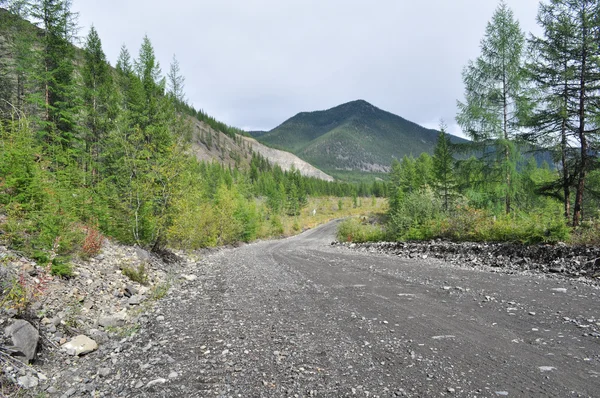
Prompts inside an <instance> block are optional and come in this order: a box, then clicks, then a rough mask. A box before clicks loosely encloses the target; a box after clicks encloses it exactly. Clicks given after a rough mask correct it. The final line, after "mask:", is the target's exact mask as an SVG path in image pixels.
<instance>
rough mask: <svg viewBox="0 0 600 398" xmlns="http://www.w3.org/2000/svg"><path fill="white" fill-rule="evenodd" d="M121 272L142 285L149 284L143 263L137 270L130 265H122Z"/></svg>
mask: <svg viewBox="0 0 600 398" xmlns="http://www.w3.org/2000/svg"><path fill="white" fill-rule="evenodd" d="M121 272H122V273H123V275H125V276H126V277H128V278H129V279H131V280H132V281H134V282H137V283H139V284H140V285H144V286H145V285H147V284H148V274H147V272H146V266H145V265H144V264H143V263H141V264H140V265H138V267H137V269H136V268H135V267H130V266H128V265H121Z"/></svg>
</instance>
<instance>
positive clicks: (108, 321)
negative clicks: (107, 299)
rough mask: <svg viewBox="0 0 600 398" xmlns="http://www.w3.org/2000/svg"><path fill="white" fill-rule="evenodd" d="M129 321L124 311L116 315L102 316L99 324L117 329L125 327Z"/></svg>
mask: <svg viewBox="0 0 600 398" xmlns="http://www.w3.org/2000/svg"><path fill="white" fill-rule="evenodd" d="M126 320H127V314H126V313H125V312H124V311H121V312H118V313H116V314H114V315H107V316H102V317H100V319H98V324H99V325H100V326H102V327H105V328H106V327H117V326H123V325H124V324H125V321H126Z"/></svg>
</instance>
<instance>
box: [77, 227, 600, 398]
mask: <svg viewBox="0 0 600 398" xmlns="http://www.w3.org/2000/svg"><path fill="white" fill-rule="evenodd" d="M335 228H336V223H335V222H334V223H330V224H327V225H324V226H322V227H319V228H316V229H314V230H310V231H307V232H305V233H303V234H301V235H299V236H296V237H293V238H289V239H285V240H279V241H267V242H260V243H255V244H250V245H246V246H243V247H240V248H234V249H225V250H221V251H218V252H216V253H214V254H211V255H209V256H207V257H206V258H205V259H204V260H202V261H201V262H200V263H197V264H195V265H194V267H190V268H189V269H187V270H184V271H185V272H187V273H188V276H190V277H189V278H188V279H190V280H189V281H184V282H183V283H181V284H179V285H177V286H175V287H174V288H172V291H171V293H170V294H169V295H168V296H167V297H166V298H164V299H163V300H161V301H160V302H158V304H157V306H156V307H155V309H154V310H153V312H151V313H149V314H148V316H147V319H146V321H145V322H143V323H142V327H141V329H140V331H139V333H138V334H136V335H135V336H134V337H132V338H128V339H125V340H123V341H122V342H121V345H120V347H119V348H118V349H117V350H115V352H111V353H110V354H108V355H107V356H106V357H104V358H100V357H98V362H99V363H98V365H97V366H105V367H106V366H108V367H110V369H111V371H110V375H109V376H107V377H106V378H105V381H104V383H103V384H101V385H97V386H96V389H97V390H96V393H100V394H98V395H105V396H127V397H132V396H133V397H135V396H140V397H145V396H149V397H154V396H156V397H178V396H181V397H230V396H232V397H237V396H239V397H287V396H292V397H294V396H297V397H304V396H316V397H339V396H357V397H394V396H407V397H443V396H447V397H454V396H456V397H498V396H508V397H538V396H539V397H571V396H574V397H580V396H583V397H594V396H595V397H598V396H600V337H599V336H600V334H598V330H599V329H600V305H599V298H600V290H599V289H598V287H597V286H591V285H589V284H584V283H581V282H578V281H576V280H573V279H567V278H547V277H545V276H544V275H542V274H540V275H530V274H529V275H526V274H514V275H507V274H502V273H491V272H486V271H482V270H476V269H471V268H467V267H464V268H463V267H457V266H455V265H453V266H450V265H448V264H446V263H444V262H442V261H439V260H434V259H420V260H416V259H410V260H403V259H399V258H398V257H395V256H389V255H384V254H369V253H360V252H355V251H352V250H349V249H347V248H344V247H340V246H331V245H330V243H331V241H332V240H333V239H334V232H335ZM191 275H194V276H195V277H197V278H196V279H194V278H195V277H194V276H191ZM90 372H91V371H89V372H88V373H90ZM105 372H106V373H108V371H105Z"/></svg>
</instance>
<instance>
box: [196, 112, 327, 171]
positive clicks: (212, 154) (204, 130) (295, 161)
mask: <svg viewBox="0 0 600 398" xmlns="http://www.w3.org/2000/svg"><path fill="white" fill-rule="evenodd" d="M190 122H191V123H192V128H193V134H192V146H191V151H192V153H193V154H194V155H195V156H196V158H197V159H198V160H200V161H207V162H211V161H216V162H219V163H222V164H224V165H225V166H231V167H235V166H239V167H241V168H247V167H249V165H250V161H251V160H252V153H253V152H254V153H258V154H260V155H262V156H263V157H264V158H266V159H267V160H268V161H269V162H270V163H271V164H276V165H279V167H281V169H282V170H284V171H289V170H290V169H291V168H292V166H293V167H294V168H296V169H297V170H299V171H300V173H301V174H302V175H304V176H306V177H315V178H319V179H322V180H325V181H333V177H331V176H329V175H327V174H325V173H324V172H322V171H321V170H319V169H317V168H316V167H314V166H312V165H311V164H309V163H307V162H305V161H304V160H302V159H300V158H299V157H298V156H296V155H294V154H292V153H290V152H286V151H282V150H279V149H274V148H269V147H267V146H265V145H263V144H261V143H259V142H258V141H256V140H255V139H253V138H250V137H244V136H242V135H236V136H235V138H232V137H231V136H229V135H227V134H225V133H223V132H221V131H218V130H215V129H213V128H211V127H210V126H209V125H208V124H206V123H204V122H202V121H199V120H197V119H195V118H190Z"/></svg>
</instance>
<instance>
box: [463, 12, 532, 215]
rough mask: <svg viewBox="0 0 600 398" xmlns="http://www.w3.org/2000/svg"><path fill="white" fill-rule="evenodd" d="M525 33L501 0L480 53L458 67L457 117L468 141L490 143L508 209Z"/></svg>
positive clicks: (482, 42) (520, 109) (519, 112)
mask: <svg viewBox="0 0 600 398" xmlns="http://www.w3.org/2000/svg"><path fill="white" fill-rule="evenodd" d="M524 46H525V35H524V34H523V32H522V31H521V28H520V26H519V22H518V21H517V20H515V18H514V14H513V12H512V10H510V8H508V6H507V5H506V4H505V3H504V2H502V3H500V5H499V6H498V8H497V9H496V11H495V13H494V15H493V17H492V20H491V21H490V22H488V25H487V27H486V31H485V36H484V37H483V39H482V41H481V55H480V56H479V57H478V58H477V59H476V60H475V61H470V62H469V64H468V65H467V66H466V67H465V69H464V70H463V81H464V85H465V102H464V103H463V102H460V101H458V109H459V112H458V115H457V117H456V120H457V122H458V124H459V125H460V126H461V128H462V129H463V131H464V132H465V133H467V134H468V135H469V136H470V138H471V139H473V141H475V142H476V143H480V144H482V145H483V146H484V150H485V146H493V147H494V148H495V150H496V152H497V154H498V155H500V156H501V160H500V161H499V165H500V171H501V173H502V178H503V181H504V182H503V183H504V189H503V191H504V201H505V210H506V213H509V212H510V210H511V197H512V196H513V192H512V191H513V187H512V180H513V179H514V174H515V171H516V170H515V169H516V165H515V163H516V162H515V161H514V158H515V147H514V141H513V140H514V139H515V138H516V137H517V135H518V132H519V130H518V128H519V119H520V116H521V112H522V98H523V92H524V89H523V82H524V79H523V70H522V66H523V49H524Z"/></svg>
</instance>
